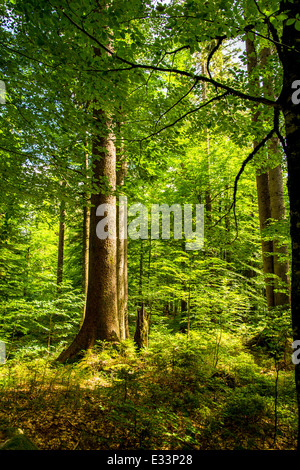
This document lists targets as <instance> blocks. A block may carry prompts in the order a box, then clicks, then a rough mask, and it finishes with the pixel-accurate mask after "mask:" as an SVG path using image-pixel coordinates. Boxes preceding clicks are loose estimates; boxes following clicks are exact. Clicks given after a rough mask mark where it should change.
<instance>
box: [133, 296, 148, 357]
mask: <svg viewBox="0 0 300 470" xmlns="http://www.w3.org/2000/svg"><path fill="white" fill-rule="evenodd" d="M134 342H135V344H136V345H137V347H138V349H142V348H146V347H148V315H147V313H146V310H145V304H144V302H142V303H141V306H140V308H139V309H138V315H137V321H136V330H135V334H134Z"/></svg>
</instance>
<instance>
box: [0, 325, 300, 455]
mask: <svg viewBox="0 0 300 470" xmlns="http://www.w3.org/2000/svg"><path fill="white" fill-rule="evenodd" d="M291 366H292V364H291V361H290V357H289V358H288V359H287V361H286V362H284V361H279V362H275V360H274V358H272V357H270V355H268V354H266V353H265V352H260V353H259V352H258V351H255V354H254V353H253V351H249V350H248V349H247V348H246V347H245V345H244V344H243V341H242V339H241V338H239V337H237V336H236V335H230V334H228V333H224V332H223V333H222V334H217V333H216V332H211V333H209V334H208V333H205V334H201V333H196V332H193V331H192V332H190V335H189V337H187V335H186V334H180V333H178V334H175V335H171V334H168V332H166V331H164V332H159V331H158V330H157V331H152V334H151V341H150V345H149V348H148V349H147V350H144V351H142V352H140V353H137V352H136V350H135V348H134V345H133V343H132V342H130V341H126V342H124V343H123V344H122V345H118V346H116V345H109V344H103V343H102V344H99V346H98V347H97V348H96V349H95V350H94V351H92V352H90V353H88V354H87V355H86V356H85V357H84V358H83V359H81V360H80V361H78V362H76V363H73V364H67V365H62V364H58V363H56V362H55V361H54V358H53V357H51V358H50V357H46V358H45V357H31V358H30V357H28V358H27V360H26V358H24V359H23V361H22V362H20V361H18V360H17V359H13V358H12V359H11V360H8V361H7V362H6V364H5V365H2V366H0V398H1V405H0V430H3V429H6V428H8V427H13V428H20V429H22V430H23V431H24V433H25V434H26V435H27V436H28V437H29V439H31V440H32V441H33V442H34V443H35V445H37V447H38V448H39V449H41V450H75V449H77V450H107V449H118V450H121V449H125V450H132V449H150V450H155V449H159V450H162V449H166V450H172V449H174V450H178V449H181V450H183V449H187V450H189V449H194V450H220V449H224V450H229V449H251V450H252V449H253V450H257V449H263V450H267V449H285V450H288V449H295V446H296V424H297V423H296V402H295V390H294V378H293V370H292V367H291ZM2 440H3V437H2ZM0 441H1V434H0Z"/></svg>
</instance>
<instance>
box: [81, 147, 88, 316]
mask: <svg viewBox="0 0 300 470" xmlns="http://www.w3.org/2000/svg"><path fill="white" fill-rule="evenodd" d="M88 167H89V158H88V153H86V155H85V161H84V170H85V172H87V170H88ZM89 236H90V206H89V194H88V192H87V190H86V191H85V192H84V195H83V220H82V293H83V294H84V299H85V301H84V307H83V312H82V320H81V324H82V323H83V320H84V317H85V308H86V296H87V289H88V274H89Z"/></svg>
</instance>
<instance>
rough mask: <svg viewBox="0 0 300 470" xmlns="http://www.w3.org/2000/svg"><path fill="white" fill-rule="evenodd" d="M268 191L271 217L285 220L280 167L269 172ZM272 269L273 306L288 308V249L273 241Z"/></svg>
mask: <svg viewBox="0 0 300 470" xmlns="http://www.w3.org/2000/svg"><path fill="white" fill-rule="evenodd" d="M272 147H273V148H274V147H275V148H274V150H273V151H274V152H277V151H278V150H277V142H276V141H275V142H274V141H273V142H272ZM269 189H270V202H271V217H272V219H273V220H275V221H281V220H283V219H284V218H285V203H284V193H283V178H282V169H281V165H277V166H276V167H275V168H271V169H270V170H269ZM273 252H274V255H273V268H274V274H275V275H276V278H275V279H274V300H275V306H277V307H278V306H288V307H289V303H290V294H289V290H290V289H289V285H290V282H289V278H288V271H289V261H288V248H287V246H286V245H282V244H280V242H279V241H278V240H277V239H276V238H274V239H273Z"/></svg>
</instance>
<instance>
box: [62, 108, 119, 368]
mask: <svg viewBox="0 0 300 470" xmlns="http://www.w3.org/2000/svg"><path fill="white" fill-rule="evenodd" d="M94 116H95V118H96V119H97V120H98V124H99V131H98V135H97V136H95V137H94V139H93V183H94V184H97V185H101V186H100V187H101V189H100V191H99V192H98V193H96V194H92V196H91V211H90V236H89V273H88V279H89V282H88V290H87V299H86V312H85V318H84V321H83V324H82V326H81V329H80V331H79V333H78V335H77V336H76V338H75V339H74V341H73V343H72V344H71V345H70V346H69V348H68V349H67V350H66V351H64V352H63V353H62V354H61V355H60V356H59V358H58V360H59V361H61V362H64V361H66V360H71V359H73V358H74V357H75V356H76V355H77V354H78V353H79V352H80V351H86V350H87V349H90V348H92V347H93V346H94V345H95V343H96V341H97V340H106V341H118V340H119V322H118V309H117V277H116V262H117V245H116V226H115V225H114V227H110V228H112V236H114V238H106V239H104V240H102V239H99V238H98V237H97V234H96V226H97V223H98V222H99V217H97V216H96V209H97V207H98V206H99V205H101V204H105V203H108V204H112V205H114V207H115V206H116V198H115V196H114V195H113V194H112V191H114V190H115V187H116V150H115V145H114V142H113V136H112V135H111V134H110V133H108V128H109V123H108V122H107V121H106V120H105V117H104V115H103V113H102V112H101V111H99V110H97V111H95V112H94ZM105 134H106V135H105ZM104 185H105V187H104Z"/></svg>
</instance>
